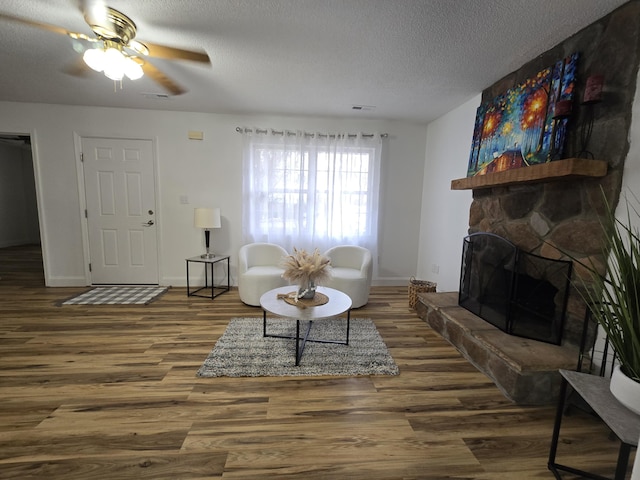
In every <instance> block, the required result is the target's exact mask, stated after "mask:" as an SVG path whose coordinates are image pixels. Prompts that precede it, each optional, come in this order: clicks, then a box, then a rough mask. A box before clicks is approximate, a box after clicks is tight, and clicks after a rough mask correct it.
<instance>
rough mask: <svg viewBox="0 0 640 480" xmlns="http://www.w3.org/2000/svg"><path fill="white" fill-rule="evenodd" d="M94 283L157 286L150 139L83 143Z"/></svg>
mask: <svg viewBox="0 0 640 480" xmlns="http://www.w3.org/2000/svg"><path fill="white" fill-rule="evenodd" d="M82 157H83V170H84V182H85V195H86V204H87V226H88V232H89V255H90V262H91V283H92V284H94V285H95V284H157V283H158V246H157V238H156V225H155V222H156V215H155V212H156V199H155V183H154V171H153V170H154V166H153V146H152V143H151V141H150V140H129V139H115V138H89V137H87V138H83V139H82Z"/></svg>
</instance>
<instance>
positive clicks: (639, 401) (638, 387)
mask: <svg viewBox="0 0 640 480" xmlns="http://www.w3.org/2000/svg"><path fill="white" fill-rule="evenodd" d="M609 389H610V390H611V393H612V394H613V396H614V397H616V399H618V401H619V402H620V403H621V404H622V405H624V406H625V407H627V408H628V409H629V410H631V411H632V412H635V413H637V414H638V415H640V383H638V382H636V381H634V380H632V379H631V378H629V377H627V376H626V375H625V374H624V373H623V372H622V370H620V365H616V366H615V368H614V369H613V373H612V374H611V384H610V385H609Z"/></svg>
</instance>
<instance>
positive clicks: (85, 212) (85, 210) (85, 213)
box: [84, 208, 89, 218]
mask: <svg viewBox="0 0 640 480" xmlns="http://www.w3.org/2000/svg"><path fill="white" fill-rule="evenodd" d="M84 218H89V212H88V211H87V209H86V208H85V209H84Z"/></svg>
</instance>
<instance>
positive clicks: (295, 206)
mask: <svg viewBox="0 0 640 480" xmlns="http://www.w3.org/2000/svg"><path fill="white" fill-rule="evenodd" d="M243 137H244V159H243V202H242V203H243V207H242V211H243V215H242V217H243V219H242V226H243V241H244V242H245V243H250V242H270V243H277V244H279V245H282V246H283V247H284V248H285V249H287V251H289V252H291V251H292V250H293V247H296V248H304V249H307V250H313V249H315V248H318V249H319V250H320V251H321V252H324V251H325V250H326V249H328V248H329V247H332V246H335V245H342V244H349V245H361V246H363V247H366V248H368V249H369V250H371V253H372V255H373V258H374V259H376V258H377V250H378V249H377V243H378V201H379V196H380V154H381V150H382V148H381V147H382V141H381V136H380V135H379V134H374V135H372V136H363V135H362V134H359V135H349V134H336V135H323V134H309V133H305V132H287V131H284V132H274V131H273V130H267V131H263V130H252V131H249V130H248V129H245V130H244V133H243Z"/></svg>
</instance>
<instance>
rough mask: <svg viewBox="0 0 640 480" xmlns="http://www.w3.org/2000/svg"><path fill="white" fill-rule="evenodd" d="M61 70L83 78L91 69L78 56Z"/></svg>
mask: <svg viewBox="0 0 640 480" xmlns="http://www.w3.org/2000/svg"><path fill="white" fill-rule="evenodd" d="M62 72H63V73H66V74H67V75H71V76H73V77H79V78H85V77H88V76H89V74H90V73H91V72H93V70H91V69H90V68H89V66H88V65H87V64H86V63H85V62H84V60H83V59H82V57H78V58H76V61H75V62H73V63H70V64H68V65H66V66H65V67H64V68H63V69H62Z"/></svg>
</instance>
